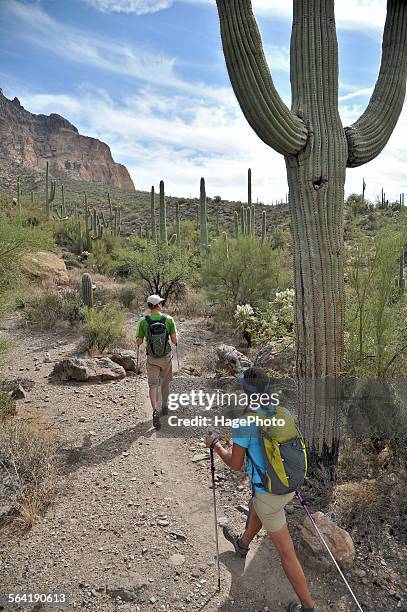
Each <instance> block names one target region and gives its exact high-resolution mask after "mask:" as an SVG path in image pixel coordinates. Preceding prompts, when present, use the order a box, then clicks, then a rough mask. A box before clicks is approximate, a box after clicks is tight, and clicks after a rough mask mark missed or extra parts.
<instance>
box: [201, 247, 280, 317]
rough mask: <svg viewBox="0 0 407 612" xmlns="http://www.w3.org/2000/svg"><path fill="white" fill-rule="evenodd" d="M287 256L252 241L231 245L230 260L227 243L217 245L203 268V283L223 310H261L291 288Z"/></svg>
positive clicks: (213, 300) (210, 297)
mask: <svg viewBox="0 0 407 612" xmlns="http://www.w3.org/2000/svg"><path fill="white" fill-rule="evenodd" d="M286 259H287V258H286V256H285V255H284V252H283V251H282V250H280V249H273V247H272V246H271V245H270V244H268V243H265V244H261V242H260V241H258V240H253V239H251V238H239V239H238V240H230V241H229V257H226V256H225V245H224V242H223V241H216V242H215V243H214V244H213V245H212V247H211V250H210V253H209V254H208V256H207V258H206V260H205V262H204V265H203V268H202V283H203V286H204V288H205V289H206V291H207V295H208V297H209V299H210V300H211V301H212V302H213V303H214V304H217V305H218V306H221V307H222V308H224V307H226V308H227V313H226V312H225V314H227V316H229V314H228V313H229V312H230V309H232V310H234V309H235V308H236V306H237V305H238V304H251V305H252V306H253V307H260V306H262V305H264V304H266V303H267V302H268V301H270V299H272V298H273V297H274V295H275V293H276V291H278V290H281V289H285V288H286V287H287V286H288V285H289V284H290V276H291V271H290V269H289V268H288V267H287V261H286Z"/></svg>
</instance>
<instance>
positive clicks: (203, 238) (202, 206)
mask: <svg viewBox="0 0 407 612" xmlns="http://www.w3.org/2000/svg"><path fill="white" fill-rule="evenodd" d="M199 223H200V229H201V231H200V247H201V253H202V254H203V253H205V252H206V251H207V250H208V213H207V209H206V188H205V179H204V178H201V183H200V198H199Z"/></svg>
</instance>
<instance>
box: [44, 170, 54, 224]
mask: <svg viewBox="0 0 407 612" xmlns="http://www.w3.org/2000/svg"><path fill="white" fill-rule="evenodd" d="M56 186H57V182H56V181H51V184H50V180H49V164H48V162H47V165H46V169H45V216H46V217H47V219H49V217H50V214H51V204H52V202H53V201H54V199H55V189H56Z"/></svg>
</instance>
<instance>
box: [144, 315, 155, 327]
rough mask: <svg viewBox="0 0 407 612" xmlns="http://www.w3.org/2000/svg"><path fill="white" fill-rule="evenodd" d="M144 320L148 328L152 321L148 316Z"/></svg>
mask: <svg viewBox="0 0 407 612" xmlns="http://www.w3.org/2000/svg"><path fill="white" fill-rule="evenodd" d="M144 319H145V320H146V321H147V325H148V326H149V327H150V325H151V324H152V323H153V322H154V321H153V319H152V318H151V317H150V315H146V316H145V317H144Z"/></svg>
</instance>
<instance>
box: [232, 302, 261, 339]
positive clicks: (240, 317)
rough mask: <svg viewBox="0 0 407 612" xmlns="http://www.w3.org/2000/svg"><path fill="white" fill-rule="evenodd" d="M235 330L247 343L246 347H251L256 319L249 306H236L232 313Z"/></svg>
mask: <svg viewBox="0 0 407 612" xmlns="http://www.w3.org/2000/svg"><path fill="white" fill-rule="evenodd" d="M234 319H235V321H236V327H237V330H238V331H239V332H240V333H241V334H242V336H243V337H244V339H245V340H246V342H247V347H248V348H250V347H251V345H252V338H253V335H254V333H255V329H256V322H257V319H256V317H255V314H254V310H253V308H252V307H251V306H250V304H238V305H237V306H236V310H235V313H234Z"/></svg>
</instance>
